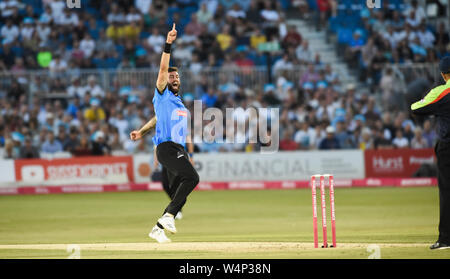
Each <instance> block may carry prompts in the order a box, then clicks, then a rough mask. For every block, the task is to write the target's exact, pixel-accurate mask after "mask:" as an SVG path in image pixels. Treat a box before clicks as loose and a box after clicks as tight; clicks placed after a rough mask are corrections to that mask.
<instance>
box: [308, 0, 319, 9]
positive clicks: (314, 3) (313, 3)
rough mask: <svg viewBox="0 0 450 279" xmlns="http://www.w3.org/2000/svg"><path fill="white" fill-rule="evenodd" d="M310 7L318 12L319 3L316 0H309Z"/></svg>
mask: <svg viewBox="0 0 450 279" xmlns="http://www.w3.org/2000/svg"><path fill="white" fill-rule="evenodd" d="M307 1H308V6H309V8H310V9H311V10H315V11H317V1H316V0H307Z"/></svg>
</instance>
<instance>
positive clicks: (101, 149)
mask: <svg viewBox="0 0 450 279" xmlns="http://www.w3.org/2000/svg"><path fill="white" fill-rule="evenodd" d="M92 155H94V156H104V155H111V147H110V146H109V145H108V144H107V142H106V138H105V133H103V132H102V131H97V132H95V134H94V141H93V142H92Z"/></svg>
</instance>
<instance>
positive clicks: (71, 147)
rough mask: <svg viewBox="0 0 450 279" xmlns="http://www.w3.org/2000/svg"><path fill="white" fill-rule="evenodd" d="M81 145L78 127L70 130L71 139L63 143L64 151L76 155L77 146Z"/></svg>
mask: <svg viewBox="0 0 450 279" xmlns="http://www.w3.org/2000/svg"><path fill="white" fill-rule="evenodd" d="M79 145H80V140H79V139H78V130H77V128H76V127H74V126H72V127H71V128H70V132H69V137H68V138H67V139H66V140H65V141H64V142H63V149H64V151H68V152H70V153H72V154H74V151H75V149H76V147H77V146H79Z"/></svg>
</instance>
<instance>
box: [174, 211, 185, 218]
mask: <svg viewBox="0 0 450 279" xmlns="http://www.w3.org/2000/svg"><path fill="white" fill-rule="evenodd" d="M181 219H183V213H181V211H178V213H177V215H176V216H175V220H181Z"/></svg>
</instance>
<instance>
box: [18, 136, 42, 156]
mask: <svg viewBox="0 0 450 279" xmlns="http://www.w3.org/2000/svg"><path fill="white" fill-rule="evenodd" d="M20 158H21V159H33V158H39V151H38V150H37V148H36V147H34V146H33V143H32V140H31V138H30V137H25V140H24V145H23V146H22V147H21V148H20Z"/></svg>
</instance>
